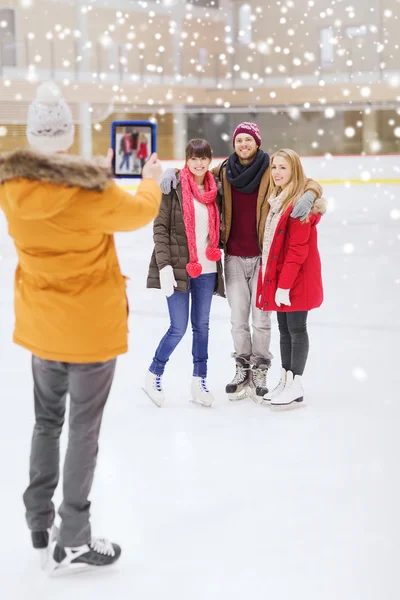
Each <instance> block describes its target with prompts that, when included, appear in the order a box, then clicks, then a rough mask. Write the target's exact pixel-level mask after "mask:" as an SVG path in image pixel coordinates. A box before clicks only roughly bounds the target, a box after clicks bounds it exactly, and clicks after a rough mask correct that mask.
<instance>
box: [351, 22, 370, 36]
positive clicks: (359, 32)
mask: <svg viewBox="0 0 400 600" xmlns="http://www.w3.org/2000/svg"><path fill="white" fill-rule="evenodd" d="M367 31H368V30H367V26H366V25H361V26H360V27H347V29H346V33H347V36H348V37H349V38H355V37H363V36H364V35H367Z"/></svg>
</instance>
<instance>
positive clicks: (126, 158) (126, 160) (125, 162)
mask: <svg viewBox="0 0 400 600" xmlns="http://www.w3.org/2000/svg"><path fill="white" fill-rule="evenodd" d="M130 158H131V153H130V152H126V153H125V154H124V157H123V159H122V161H121V164H120V165H119V169H120V170H121V169H122V167H124V166H125V165H126V168H127V169H128V171H129V165H130Z"/></svg>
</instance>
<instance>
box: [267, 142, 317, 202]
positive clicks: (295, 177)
mask: <svg viewBox="0 0 400 600" xmlns="http://www.w3.org/2000/svg"><path fill="white" fill-rule="evenodd" d="M277 156H281V157H282V158H284V159H285V160H287V162H288V163H289V165H290V167H291V169H292V178H291V180H290V182H289V183H288V184H287V188H285V189H286V190H287V195H286V198H285V200H284V202H283V204H282V210H283V212H285V211H286V209H287V208H288V207H289V205H290V204H293V205H294V204H296V202H297V200H298V199H299V198H300V197H301V196H302V195H303V194H304V192H305V190H306V187H307V191H310V192H314V193H315V195H316V197H317V198H320V197H321V196H322V188H321V186H320V185H319V183H317V182H316V181H313V180H312V179H308V178H307V177H306V175H305V173H304V169H303V165H302V164H301V160H300V156H299V155H298V154H297V152H295V151H294V150H291V149H290V148H284V149H283V150H278V152H275V153H274V154H273V155H272V157H271V179H270V184H269V192H270V193H269V195H270V196H271V195H272V194H274V195H275V196H278V195H279V194H280V193H281V192H282V188H281V187H279V186H277V185H275V182H274V178H273V177H272V165H273V163H274V158H276V157H277Z"/></svg>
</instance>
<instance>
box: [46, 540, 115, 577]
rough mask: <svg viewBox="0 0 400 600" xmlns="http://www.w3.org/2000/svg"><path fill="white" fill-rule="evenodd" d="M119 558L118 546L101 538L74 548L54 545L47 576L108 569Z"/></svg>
mask: <svg viewBox="0 0 400 600" xmlns="http://www.w3.org/2000/svg"><path fill="white" fill-rule="evenodd" d="M120 556H121V548H120V546H118V544H112V543H111V542H109V541H108V540H105V539H103V538H93V539H92V541H91V542H90V544H84V545H83V546H78V547H76V548H67V547H65V548H64V547H62V546H60V545H59V544H57V543H54V544H53V547H52V553H51V557H50V558H49V561H48V565H47V572H48V574H49V575H61V574H63V573H68V572H70V573H72V572H73V573H76V572H79V571H87V570H92V569H98V568H100V567H108V566H110V565H112V564H114V563H115V562H116V561H117V560H118V559H119V557H120Z"/></svg>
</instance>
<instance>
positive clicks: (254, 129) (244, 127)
mask: <svg viewBox="0 0 400 600" xmlns="http://www.w3.org/2000/svg"><path fill="white" fill-rule="evenodd" d="M239 133H248V134H249V135H251V137H253V138H254V139H255V141H256V144H257V146H258V147H260V146H261V134H260V128H259V126H258V125H256V124H255V123H248V122H246V121H245V122H243V123H240V125H238V126H237V127H236V129H235V131H234V132H233V138H232V144H233V147H235V138H236V136H237V135H239Z"/></svg>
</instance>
